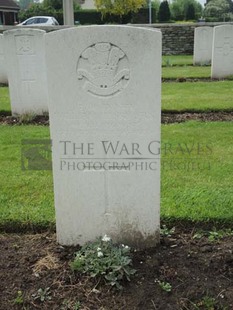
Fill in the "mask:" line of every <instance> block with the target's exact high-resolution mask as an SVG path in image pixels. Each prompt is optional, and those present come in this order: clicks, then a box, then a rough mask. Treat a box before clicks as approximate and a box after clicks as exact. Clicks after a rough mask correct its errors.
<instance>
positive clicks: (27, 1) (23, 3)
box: [18, 0, 33, 10]
mask: <svg viewBox="0 0 233 310" xmlns="http://www.w3.org/2000/svg"><path fill="white" fill-rule="evenodd" d="M18 4H19V6H20V9H21V10H26V9H28V8H29V7H30V5H31V4H33V0H19V1H18Z"/></svg>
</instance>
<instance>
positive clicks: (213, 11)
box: [204, 0, 231, 20]
mask: <svg viewBox="0 0 233 310" xmlns="http://www.w3.org/2000/svg"><path fill="white" fill-rule="evenodd" d="M230 9H231V7H230V4H229V1H227V0H211V1H209V2H208V3H207V4H206V7H205V10H204V16H206V17H212V18H216V19H218V20H221V19H223V20H225V17H226V16H227V14H228V13H230Z"/></svg>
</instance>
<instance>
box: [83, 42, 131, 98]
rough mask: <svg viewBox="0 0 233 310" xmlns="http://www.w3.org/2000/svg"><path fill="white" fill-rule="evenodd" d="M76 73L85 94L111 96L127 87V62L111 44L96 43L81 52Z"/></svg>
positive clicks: (128, 75)
mask: <svg viewBox="0 0 233 310" xmlns="http://www.w3.org/2000/svg"><path fill="white" fill-rule="evenodd" d="M77 73H78V79H79V80H80V81H82V83H83V88H84V89H85V90H86V91H87V92H90V93H92V94H94V95H97V96H111V95H114V94H117V93H119V92H120V91H121V90H122V89H124V88H125V87H126V86H127V84H128V81H129V78H130V72H129V61H128V58H127V56H126V54H125V53H124V52H123V51H122V50H121V49H120V48H119V47H117V46H115V45H113V44H111V43H96V44H94V45H92V46H90V47H88V48H87V49H85V50H84V51H83V52H82V54H81V56H80V57H79V60H78V65H77Z"/></svg>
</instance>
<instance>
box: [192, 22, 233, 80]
mask: <svg viewBox="0 0 233 310" xmlns="http://www.w3.org/2000/svg"><path fill="white" fill-rule="evenodd" d="M193 64H194V65H210V64H211V78H212V79H214V78H225V77H228V76H230V75H233V25H222V26H217V27H197V28H195V32H194V55H193Z"/></svg>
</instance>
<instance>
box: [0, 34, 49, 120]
mask: <svg viewBox="0 0 233 310" xmlns="http://www.w3.org/2000/svg"><path fill="white" fill-rule="evenodd" d="M44 35H45V31H43V30H38V29H25V28H24V29H15V30H9V31H5V32H4V41H5V42H4V47H5V59H6V64H7V74H8V80H9V91H10V101H11V111H12V114H13V115H21V114H28V113H33V114H43V113H44V112H47V111H48V102H47V83H46V69H45V55H44V52H45V49H44ZM54 51H55V49H54Z"/></svg>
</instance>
